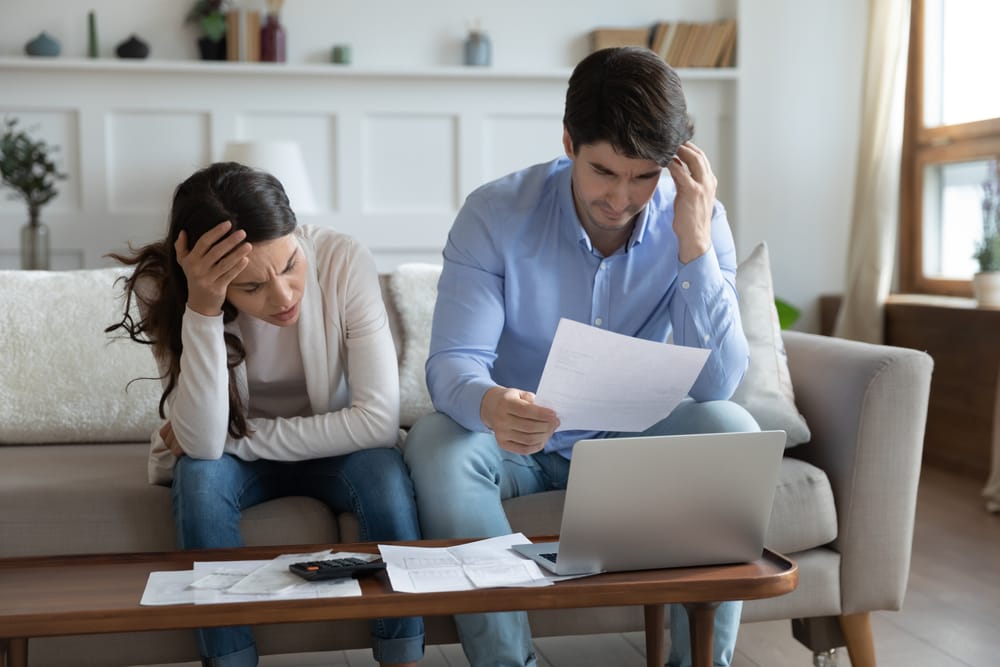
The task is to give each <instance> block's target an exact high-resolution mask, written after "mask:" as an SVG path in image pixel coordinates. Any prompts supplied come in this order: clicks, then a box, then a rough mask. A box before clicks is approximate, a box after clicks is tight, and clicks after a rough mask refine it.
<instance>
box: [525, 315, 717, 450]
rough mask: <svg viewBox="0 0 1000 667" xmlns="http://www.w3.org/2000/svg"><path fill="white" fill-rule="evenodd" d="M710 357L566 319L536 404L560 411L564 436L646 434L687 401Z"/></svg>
mask: <svg viewBox="0 0 1000 667" xmlns="http://www.w3.org/2000/svg"><path fill="white" fill-rule="evenodd" d="M708 354H709V351H708V350H705V349H701V348H696V347H686V346H682V345H670V344H668V343H657V342H654V341H649V340H642V339H640V338H633V337H631V336H625V335H623V334H619V333H614V332H613V331H607V330H605V329H599V328H597V327H592V326H590V325H588V324H581V323H579V322H574V321H573V320H567V319H566V318H562V319H560V320H559V327H558V328H557V329H556V335H555V338H554V339H553V340H552V347H551V348H550V349H549V356H548V358H547V359H546V360H545V368H544V369H543V370H542V379H541V381H540V382H539V383H538V391H536V392H535V403H537V404H538V405H541V406H544V407H546V408H552V409H553V410H555V411H556V414H557V415H558V416H559V429H558V430H560V431H570V430H578V429H579V430H587V431H624V432H629V433H634V432H640V431H645V430H646V429H647V428H649V427H650V426H652V425H653V424H655V423H656V422H658V421H660V420H661V419H664V418H665V417H666V416H667V415H669V414H670V413H671V412H672V411H673V409H674V408H676V407H677V404H678V403H680V402H681V401H682V400H683V399H684V397H685V396H687V394H688V392H689V391H690V390H691V385H693V384H694V381H695V380H696V379H698V374H699V373H701V369H702V368H703V367H704V365H705V361H706V360H707V359H708Z"/></svg>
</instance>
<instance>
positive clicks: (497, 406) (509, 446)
mask: <svg viewBox="0 0 1000 667" xmlns="http://www.w3.org/2000/svg"><path fill="white" fill-rule="evenodd" d="M479 416H480V418H481V419H482V420H483V423H484V424H486V426H487V428H489V429H490V430H491V431H493V435H494V436H496V439H497V444H498V445H500V447H501V448H502V449H506V450H507V451H508V452H513V453H514V454H534V453H536V452H540V451H542V448H543V447H544V446H545V443H546V442H548V440H549V438H551V437H552V434H553V433H555V431H556V428H558V427H559V418H558V417H556V413H555V412H553V411H552V410H550V409H549V408H543V407H541V406H538V405H535V395H534V394H533V393H531V392H530V391H521V390H520V389H510V388H507V387H493V388H492V389H489V390H488V391H487V392H486V394H485V395H484V396H483V402H482V403H481V404H480V407H479Z"/></svg>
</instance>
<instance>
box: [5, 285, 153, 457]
mask: <svg viewBox="0 0 1000 667" xmlns="http://www.w3.org/2000/svg"><path fill="white" fill-rule="evenodd" d="M129 270H130V269H125V268H114V269H88V270H83V271H0V332H3V333H2V335H0V444H11V443H14V444H35V443H75V442H81V443H82V442H144V441H148V440H149V435H150V433H152V432H153V430H154V429H155V428H157V427H158V426H159V423H160V418H159V416H158V415H157V405H158V401H159V400H160V393H161V391H162V389H161V386H160V381H159V380H158V379H156V378H158V376H159V373H158V371H157V369H156V364H155V362H154V361H153V354H152V352H151V351H150V348H149V347H148V346H146V345H140V344H138V343H134V342H132V341H131V340H119V339H115V338H114V337H112V336H110V335H109V334H106V333H104V328H105V327H106V326H108V325H109V324H111V323H112V322H116V321H119V320H121V308H122V300H121V296H122V290H121V286H120V285H116V284H115V280H116V279H117V278H118V277H120V276H122V275H125V274H126V273H128V271H129ZM135 378H153V379H152V380H139V381H138V382H133V383H132V384H129V382H130V381H131V380H133V379H135Z"/></svg>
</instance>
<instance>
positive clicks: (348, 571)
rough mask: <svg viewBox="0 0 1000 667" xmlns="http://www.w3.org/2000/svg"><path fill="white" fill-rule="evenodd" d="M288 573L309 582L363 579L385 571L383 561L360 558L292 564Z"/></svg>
mask: <svg viewBox="0 0 1000 667" xmlns="http://www.w3.org/2000/svg"><path fill="white" fill-rule="evenodd" d="M288 569H289V571H291V572H294V573H295V574H297V575H299V576H300V577H302V578H303V579H308V580H309V581H324V580H326V579H343V578H346V577H354V578H355V579H357V578H358V577H363V576H365V575H369V574H374V573H376V572H378V571H379V570H384V569H385V561H381V560H376V561H368V560H362V559H361V558H332V559H330V560H309V561H302V562H299V563H292V564H291V565H289V566H288Z"/></svg>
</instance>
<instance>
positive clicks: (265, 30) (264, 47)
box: [260, 13, 285, 63]
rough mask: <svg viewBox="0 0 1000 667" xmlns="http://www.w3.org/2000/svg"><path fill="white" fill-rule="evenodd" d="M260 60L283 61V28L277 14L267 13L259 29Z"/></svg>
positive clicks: (267, 61) (266, 61)
mask: <svg viewBox="0 0 1000 667" xmlns="http://www.w3.org/2000/svg"><path fill="white" fill-rule="evenodd" d="M260 60H261V62H265V63H283V62H285V28H284V26H282V25H281V21H279V20H278V15H277V14H274V13H270V14H268V15H267V20H266V21H265V22H264V25H263V26H262V27H261V29H260Z"/></svg>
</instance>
